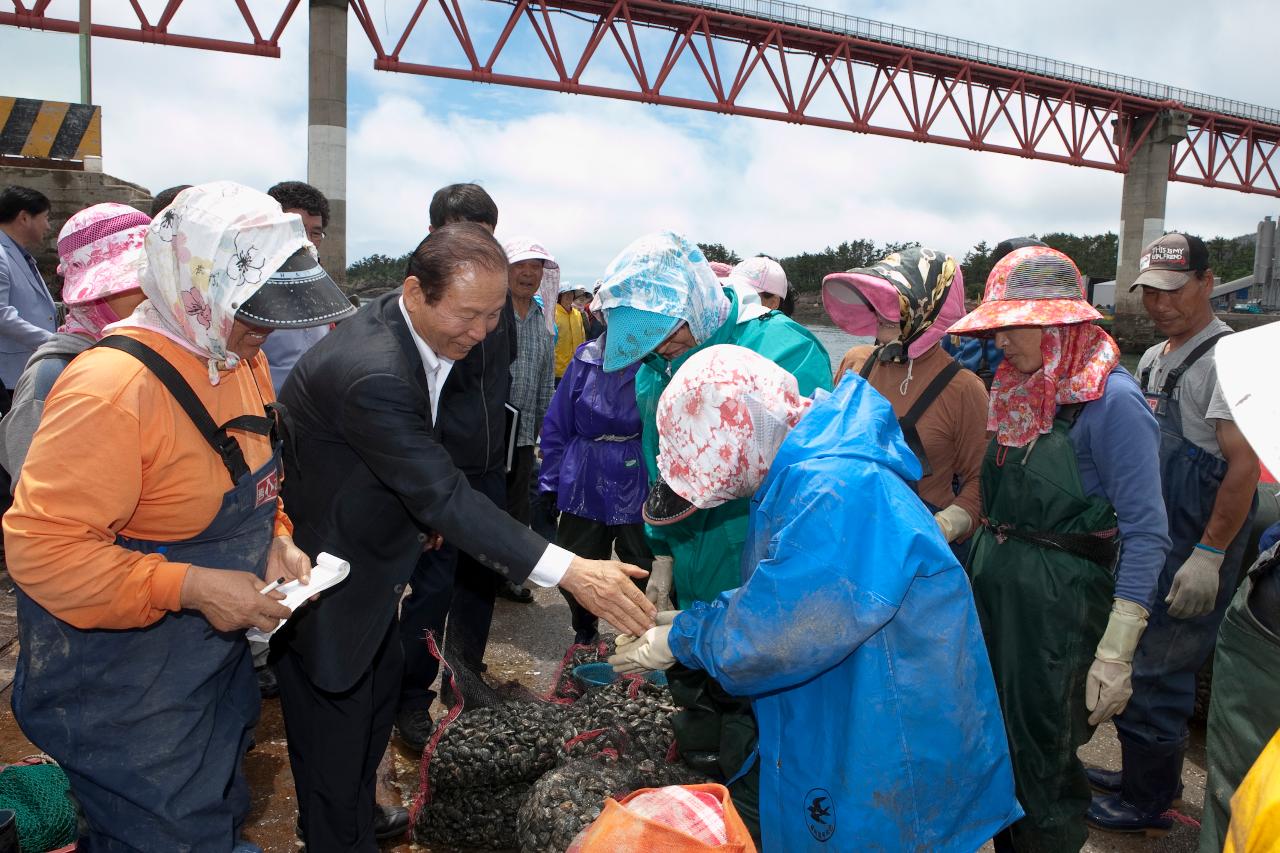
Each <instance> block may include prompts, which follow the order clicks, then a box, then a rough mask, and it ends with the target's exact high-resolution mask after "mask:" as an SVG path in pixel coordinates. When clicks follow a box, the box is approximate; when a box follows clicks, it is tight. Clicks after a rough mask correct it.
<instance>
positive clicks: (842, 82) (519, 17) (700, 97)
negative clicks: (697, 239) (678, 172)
mask: <svg viewBox="0 0 1280 853" xmlns="http://www.w3.org/2000/svg"><path fill="white" fill-rule="evenodd" d="M0 2H4V0H0ZM9 2H12V4H13V7H14V11H13V12H0V24H9V25H14V26H19V27H30V28H40V29H47V30H57V31H61V32H76V31H77V28H78V23H77V21H75V20H68V19H57V18H53V17H50V16H49V15H48V14H47V12H48V8H49V6H50V4H51V0H25V2H24V0H9ZM128 2H129V4H130V6H131V7H132V9H133V11H134V12H135V13H136V15H137V19H138V20H137V23H136V25H130V26H121V25H115V26H106V25H100V24H94V25H93V29H92V32H93V34H94V35H96V36H103V37H108V38H123V39H131V40H135V41H144V42H154V43H158V44H170V45H177V46H182V47H197V48H206V49H211V50H220V51H231V52H239V53H250V54H258V55H263V56H279V53H280V48H279V39H280V36H281V33H282V32H283V31H284V29H285V27H286V25H287V24H288V23H289V20H290V18H291V16H292V15H293V13H294V12H295V10H296V8H297V6H298V5H299V0H287V2H285V3H284V5H283V10H282V12H281V13H280V15H279V17H278V18H275V17H274V16H273V19H272V20H269V21H264V22H262V24H261V25H260V24H259V22H258V21H257V20H256V19H255V16H254V13H253V12H252V11H251V9H250V7H249V5H248V2H247V0H234V4H235V6H236V8H237V9H238V10H239V12H240V15H241V17H242V18H243V19H244V23H245V29H246V38H245V40H243V41H234V40H228V39H223V38H211V37H207V36H204V35H201V34H182V33H175V32H172V31H171V30H170V24H171V23H172V21H173V18H174V15H175V14H176V12H177V11H178V8H179V7H180V6H182V4H183V0H167V2H166V3H165V6H164V8H163V11H162V12H161V14H160V15H159V16H158V17H157V18H156V19H155V20H154V21H151V20H148V18H147V17H146V15H145V14H144V12H143V9H142V7H141V5H140V3H139V0H128ZM204 2H208V0H204ZM225 2H231V0H225ZM348 2H349V6H350V8H351V11H352V13H353V14H354V16H355V18H356V20H357V22H358V23H359V25H360V28H361V30H362V31H363V32H364V33H365V35H366V36H367V37H368V39H369V43H370V45H371V46H372V48H373V53H374V66H375V68H378V69H380V70H384V71H398V72H402V73H410V74H422V75H427V76H432V77H441V78H448V79H453V80H469V81H474V82H478V83H491V84H500V85H507V86H521V87H526V88H532V89H541V90H548V91H556V92H566V93H571V94H579V95H594V96H597V97H605V98H616V99H621V100H627V101H637V102H641V103H648V104H658V105H663V106H671V107H683V108H686V109H696V110H705V111H710V112H717V113H724V114H728V115H738V116H748V117H754V118H765V119H773V120H776V121H784V122H790V123H793V124H801V125H812V126H815V127H826V128H832V129H836V130H846V131H853V132H855V133H869V134H876V135H880V136H889V137H895V138H898V139H905V140H912V141H916V142H927V143H935V144H941V145H949V146H955V147H960V148H968V149H972V150H975V151H992V152H996V153H1001V154H1011V155H1015V156H1019V157H1025V158H1030V159H1035V160H1046V161H1051V162H1058V163H1066V164H1070V165H1073V166H1085V167H1090V168H1095V169H1105V170H1109V171H1113V172H1127V171H1128V169H1129V166H1130V163H1131V161H1132V159H1133V157H1134V154H1135V152H1137V151H1138V149H1139V148H1140V147H1141V146H1142V144H1143V143H1144V142H1145V141H1146V140H1147V138H1148V135H1149V133H1150V132H1151V131H1152V128H1153V127H1155V126H1156V125H1157V123H1156V122H1155V121H1154V120H1153V118H1154V117H1155V116H1157V115H1159V114H1161V113H1163V112H1167V111H1174V112H1182V113H1185V114H1186V118H1187V138H1186V139H1185V140H1182V141H1180V142H1178V143H1177V144H1176V145H1175V146H1174V147H1173V149H1172V151H1171V153H1170V160H1169V179H1170V180H1172V181H1179V182H1182V183H1190V184H1199V185H1201V186H1206V187H1218V188H1223V189H1231V190H1236V191H1240V192H1247V193H1259V194H1263V195H1268V196H1277V197H1280V155H1278V154H1277V151H1278V150H1280V110H1277V109H1270V108H1266V107H1260V106H1255V105H1251V104H1246V103H1241V102H1238V101H1231V100H1227V99H1223V98H1216V97H1212V96H1209V95H1204V94H1201V93H1198V92H1191V91H1186V90H1181V89H1176V88H1172V87H1169V86H1165V85H1162V84H1158V83H1153V82H1150V81H1144V80H1138V79H1134V78H1129V77H1124V76H1121V75H1116V74H1110V73H1107V72H1104V71H1098V70H1095V69H1090V68H1085V67H1082V66H1078V65H1073V64H1071V63H1066V62H1058V61H1055V60H1050V59H1045V58H1042V57H1037V56H1032V55H1029V54H1024V53H1020V52H1017V51H1011V50H1005V49H1001V48H996V47H991V46H988V45H982V44H978V43H975V42H970V41H966V40H962V39H954V38H950V37H947V36H941V35H936V34H931V33H927V32H923V31H920V30H914V29H911V28H907V27H899V26H893V25H889V24H882V23H878V22H875V21H869V20H867V19H863V18H855V17H852V16H847V15H841V14H837V13H833V12H826V11H822V10H818V9H812V8H808V7H804V6H799V5H796V4H792V3H786V2H773V0H724V1H723V2H696V3H695V2H676V0H541V2H538V0H411V2H409V3H408V4H407V5H408V7H409V8H411V9H412V11H411V12H410V14H409V16H408V19H407V22H405V23H404V24H403V27H401V26H400V25H397V26H396V27H394V28H392V27H390V26H389V25H387V24H386V18H385V10H384V9H383V8H382V7H381V4H378V3H376V2H375V3H372V4H371V3H369V2H368V0H348ZM73 5H74V4H73ZM400 5H401V6H404V5H405V4H404V3H401V4H400ZM371 7H372V8H371ZM264 33H266V34H267V35H264ZM516 45H518V47H516ZM531 45H536V46H537V48H534V49H533V51H532V52H533V53H534V54H536V57H537V60H538V61H536V62H531V61H530V58H529V57H530V52H531V51H530V46H531ZM539 50H540V51H541V53H539V52H538V51H539ZM543 54H545V57H543Z"/></svg>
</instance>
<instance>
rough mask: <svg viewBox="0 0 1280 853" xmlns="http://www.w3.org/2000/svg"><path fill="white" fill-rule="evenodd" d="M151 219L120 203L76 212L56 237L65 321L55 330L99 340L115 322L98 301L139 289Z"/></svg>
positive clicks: (101, 302)
mask: <svg viewBox="0 0 1280 853" xmlns="http://www.w3.org/2000/svg"><path fill="white" fill-rule="evenodd" d="M150 222H151V218H150V217H149V216H147V215H146V214H145V213H142V212H140V211H137V210H134V209H133V208H132V207H129V206H128V205H124V204H116V203H114V202H107V203H104V204H95V205H93V206H92V207H87V208H85V209H84V210H82V211H80V212H78V213H76V214H75V215H73V216H72V217H71V218H70V219H68V220H67V222H66V224H65V225H64V226H63V227H62V231H61V232H59V234H58V259H59V263H58V273H59V274H60V275H61V276H62V278H63V282H62V301H63V303H64V304H65V305H66V306H67V318H66V322H65V323H63V324H62V326H60V327H59V329H58V331H60V332H64V333H70V334H75V335H81V336H83V337H87V338H90V339H91V340H95V341H96V340H98V339H99V338H101V337H102V329H103V327H104V326H106V325H108V324H109V323H112V322H115V321H116V320H119V319H120V318H119V317H117V316H116V315H115V313H114V312H113V311H112V310H111V309H110V308H109V307H108V306H107V305H106V303H105V302H104V301H103V300H105V299H106V298H107V297H110V296H116V295H118V294H121V293H127V292H129V291H131V290H138V289H139V288H140V287H141V286H142V282H141V275H142V267H143V264H144V263H145V261H146V250H145V248H144V241H145V239H146V235H147V226H148V225H149V224H150Z"/></svg>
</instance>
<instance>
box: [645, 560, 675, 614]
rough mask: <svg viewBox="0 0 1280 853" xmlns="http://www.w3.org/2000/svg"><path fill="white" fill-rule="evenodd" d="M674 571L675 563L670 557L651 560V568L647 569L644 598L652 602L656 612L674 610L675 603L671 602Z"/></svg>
mask: <svg viewBox="0 0 1280 853" xmlns="http://www.w3.org/2000/svg"><path fill="white" fill-rule="evenodd" d="M674 571H675V563H674V561H673V560H672V559H671V558H670V557H654V558H653V568H651V569H649V581H648V583H646V584H645V587H644V597H645V598H647V599H649V600H650V601H652V602H653V605H654V606H655V607H657V608H658V612H662V611H663V610H674V609H675V603H674V602H673V601H672V600H671V576H672V574H673V573H674Z"/></svg>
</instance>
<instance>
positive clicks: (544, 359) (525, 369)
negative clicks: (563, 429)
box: [503, 237, 560, 524]
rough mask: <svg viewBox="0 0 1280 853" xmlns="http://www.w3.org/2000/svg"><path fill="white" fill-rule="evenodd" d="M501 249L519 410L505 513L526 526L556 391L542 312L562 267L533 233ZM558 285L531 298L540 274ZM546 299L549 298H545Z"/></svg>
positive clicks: (513, 399)
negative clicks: (511, 312)
mask: <svg viewBox="0 0 1280 853" xmlns="http://www.w3.org/2000/svg"><path fill="white" fill-rule="evenodd" d="M503 247H504V248H505V249H506V251H507V257H508V258H509V259H510V260H511V267H510V269H509V271H508V273H507V281H508V284H509V287H510V289H511V304H512V307H513V308H514V309H515V318H516V340H517V345H516V360H515V361H514V362H513V363H512V365H511V405H513V406H515V407H516V408H517V409H519V410H520V423H519V426H518V428H517V434H516V452H515V458H514V459H513V460H512V462H511V471H510V472H509V473H508V474H507V511H508V512H510V513H511V516H512V517H513V518H514V519H515V520H516V521H519V522H520V523H521V524H528V523H529V521H530V519H531V517H532V511H531V507H530V501H529V489H530V483H531V481H532V478H533V467H534V465H533V462H534V459H533V447H534V445H535V444H537V442H538V431H539V430H540V429H542V419H543V417H545V416H546V414H547V407H548V406H550V405H551V394H552V393H553V392H554V391H555V381H556V373H555V368H556V363H555V341H554V340H552V337H551V329H552V325H551V323H550V322H548V319H549V318H548V317H547V315H546V314H545V313H544V312H545V311H547V310H548V308H547V304H546V303H549V301H550V299H555V298H556V295H557V292H558V290H559V286H558V281H559V271H560V265H559V264H557V263H556V259H555V258H554V257H552V255H551V253H550V252H548V251H547V250H546V249H545V248H543V246H542V244H541V243H540V242H538V241H537V240H535V239H533V238H531V237H513V238H511V239H510V240H507V241H506V242H505V243H504V244H503ZM548 273H550V276H549V277H548V279H547V280H548V281H551V282H555V283H556V284H557V286H556V287H554V288H548V290H549V294H547V295H546V296H544V297H543V302H539V301H538V300H537V299H534V297H535V296H537V295H538V291H539V289H540V288H542V287H543V281H544V276H545V275H546V274H548ZM548 297H549V298H548Z"/></svg>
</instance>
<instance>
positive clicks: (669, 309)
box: [598, 231, 733, 343]
mask: <svg viewBox="0 0 1280 853" xmlns="http://www.w3.org/2000/svg"><path fill="white" fill-rule="evenodd" d="M598 298H599V300H600V307H601V308H603V309H604V311H605V316H606V318H607V317H608V314H609V311H610V310H612V309H614V308H619V307H622V306H626V307H629V308H636V309H639V310H641V311H649V312H652V313H654V314H663V315H665V316H667V317H679V318H680V319H681V320H683V321H685V322H686V323H688V324H689V331H690V332H692V333H693V338H694V340H696V341H697V342H698V343H702V342H703V341H705V340H707V339H708V338H710V337H711V336H712V335H713V334H715V332H716V330H717V329H719V328H720V327H721V326H722V325H724V321H725V320H726V319H728V317H729V307H730V306H731V305H732V304H733V303H732V302H731V301H730V299H729V297H728V296H726V295H725V292H724V290H723V289H722V287H721V284H720V280H719V279H717V278H716V274H715V273H714V272H712V270H711V266H710V265H709V264H708V263H707V259H706V258H705V257H704V256H703V254H702V250H701V249H699V248H698V247H697V245H696V244H694V243H691V242H690V241H689V240H688V239H686V238H685V237H682V236H681V235H679V234H676V233H675V232H674V231H661V232H659V233H657V234H648V235H646V236H644V237H641V238H640V239H638V240H636V241H635V242H634V243H632V244H631V245H630V246H627V248H625V249H623V250H622V252H621V253H619V255H618V256H617V257H616V258H614V259H613V261H612V262H611V263H610V264H609V267H608V269H607V270H605V277H604V284H602V285H601V286H600V292H599V294H598Z"/></svg>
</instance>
